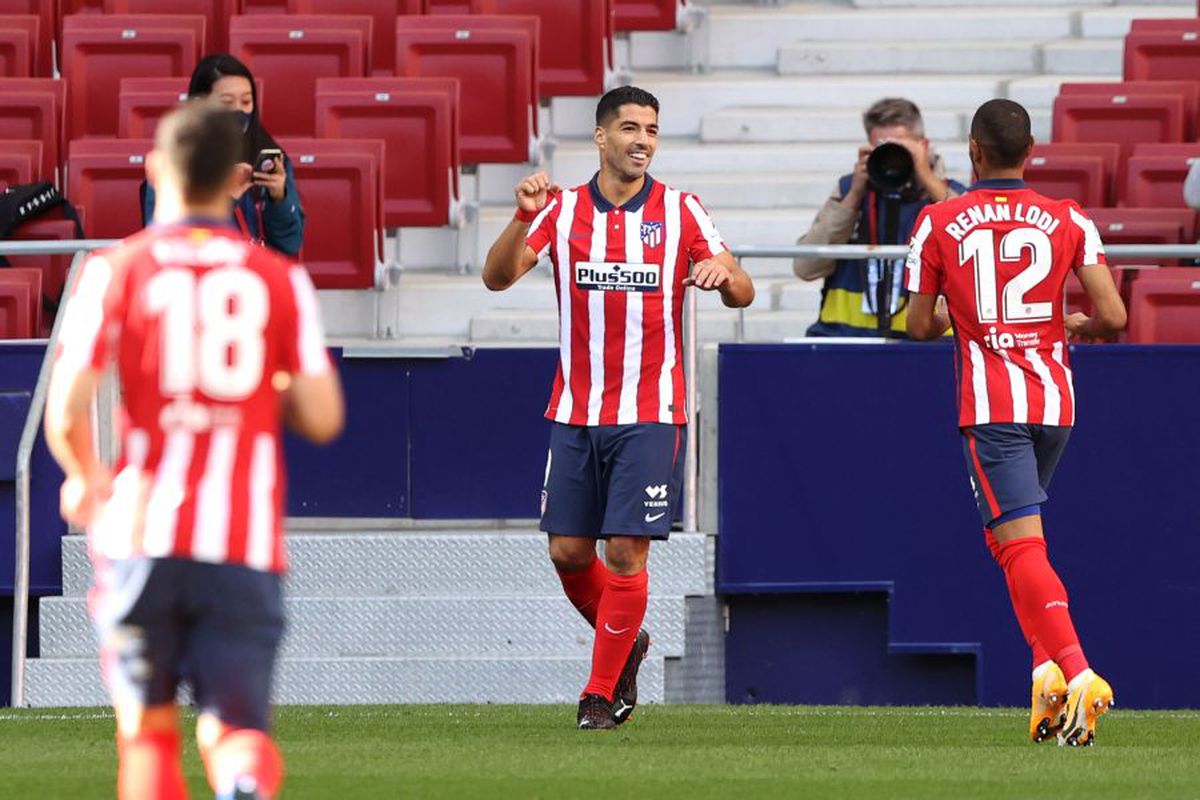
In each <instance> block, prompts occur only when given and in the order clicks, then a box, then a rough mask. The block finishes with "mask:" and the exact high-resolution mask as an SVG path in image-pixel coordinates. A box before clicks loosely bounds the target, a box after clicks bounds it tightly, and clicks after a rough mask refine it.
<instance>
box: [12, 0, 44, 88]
mask: <svg viewBox="0 0 1200 800" xmlns="http://www.w3.org/2000/svg"><path fill="white" fill-rule="evenodd" d="M0 14H33V15H35V16H37V18H38V43H37V44H38V46H37V52H38V57H37V61H36V63H35V65H34V73H35V74H36V75H39V76H41V77H43V78H49V77H52V76H53V75H54V41H55V34H56V32H57V30H58V15H57V14H56V13H55V8H54V0H0Z"/></svg>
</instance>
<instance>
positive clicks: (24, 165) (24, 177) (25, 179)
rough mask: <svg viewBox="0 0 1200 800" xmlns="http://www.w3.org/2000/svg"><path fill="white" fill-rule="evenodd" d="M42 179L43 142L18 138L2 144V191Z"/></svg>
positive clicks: (0, 180)
mask: <svg viewBox="0 0 1200 800" xmlns="http://www.w3.org/2000/svg"><path fill="white" fill-rule="evenodd" d="M52 177H53V176H52ZM41 179H42V143H41V142H37V141H34V140H32V139H28V140H21V139H17V140H10V141H6V142H4V144H2V145H0V191H2V190H3V189H4V188H6V187H8V186H19V185H21V184H23V183H33V182H34V181H39V180H41Z"/></svg>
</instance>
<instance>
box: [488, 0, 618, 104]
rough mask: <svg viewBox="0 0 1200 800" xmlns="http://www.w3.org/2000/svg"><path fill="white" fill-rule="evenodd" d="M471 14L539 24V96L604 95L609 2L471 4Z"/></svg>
mask: <svg viewBox="0 0 1200 800" xmlns="http://www.w3.org/2000/svg"><path fill="white" fill-rule="evenodd" d="M472 11H473V12H474V13H477V14H479V13H482V14H503V15H517V14H524V15H529V16H535V17H537V18H538V19H540V20H541V23H542V24H541V34H540V38H539V39H538V51H539V52H538V62H537V63H538V84H539V86H540V88H541V94H542V96H543V97H551V96H556V95H577V96H583V97H590V96H593V95H599V94H603V93H604V85H605V79H606V77H607V72H608V66H609V62H608V58H607V54H608V49H607V46H608V39H609V37H610V36H611V31H610V23H611V19H610V18H609V13H610V11H609V0H575V2H573V3H564V2H561V0H474V2H473V4H472Z"/></svg>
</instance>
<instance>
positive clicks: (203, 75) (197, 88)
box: [188, 53, 287, 163]
mask: <svg viewBox="0 0 1200 800" xmlns="http://www.w3.org/2000/svg"><path fill="white" fill-rule="evenodd" d="M230 77H239V78H245V79H246V80H248V81H250V94H251V96H253V98H254V111H253V113H251V115H250V123H249V124H248V125H247V126H246V130H245V136H244V138H245V143H246V150H245V156H244V158H243V160H244V161H246V162H247V163H253V161H254V157H255V156H257V155H258V154H259V152H261V151H262V150H265V149H268V148H276V149H280V150H282V149H283V148H281V147H279V144H278V143H277V142H276V141H275V139H273V138H272V137H271V134H269V133H267V129H266V128H264V127H263V124H262V119H261V118H260V117H259V113H258V108H259V106H258V84H256V83H255V82H254V75H253V74H252V73H251V72H250V68H249V67H247V66H246V65H245V64H243V63H242V62H241V61H238V60H237V59H236V58H234V57H233V56H231V55H229V54H228V53H217V54H215V55H211V56H205V57H204V58H202V59H201V60H200V63H199V64H197V65H196V69H194V70H192V80H191V82H190V83H189V84H188V97H191V98H196V97H208V96H209V95H210V94H212V91H213V87H214V86H216V85H217V81H219V80H221V79H222V78H230ZM284 158H285V159H286V158H287V156H286V154H285V155H284Z"/></svg>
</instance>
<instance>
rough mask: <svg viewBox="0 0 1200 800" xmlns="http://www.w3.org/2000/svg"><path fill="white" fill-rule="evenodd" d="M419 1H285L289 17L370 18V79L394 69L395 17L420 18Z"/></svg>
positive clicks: (420, 3)
mask: <svg viewBox="0 0 1200 800" xmlns="http://www.w3.org/2000/svg"><path fill="white" fill-rule="evenodd" d="M423 8H424V3H423V2H422V0H288V12H289V13H291V14H360V15H366V16H369V17H371V20H372V23H371V63H370V65H369V68H370V69H369V72H370V74H372V75H378V76H384V75H391V74H392V72H393V71H394V70H395V69H396V35H395V31H394V29H395V25H396V17H399V16H404V15H406V14H421V13H422V12H423Z"/></svg>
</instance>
